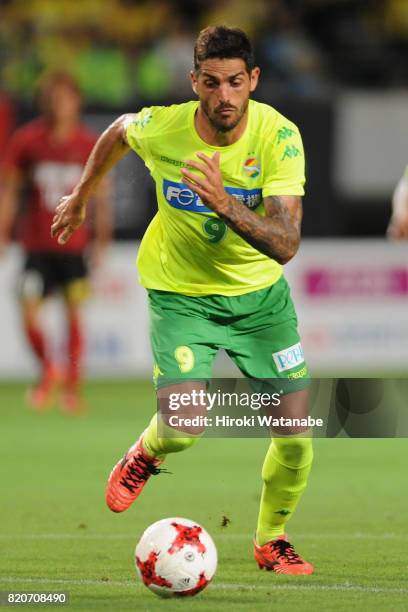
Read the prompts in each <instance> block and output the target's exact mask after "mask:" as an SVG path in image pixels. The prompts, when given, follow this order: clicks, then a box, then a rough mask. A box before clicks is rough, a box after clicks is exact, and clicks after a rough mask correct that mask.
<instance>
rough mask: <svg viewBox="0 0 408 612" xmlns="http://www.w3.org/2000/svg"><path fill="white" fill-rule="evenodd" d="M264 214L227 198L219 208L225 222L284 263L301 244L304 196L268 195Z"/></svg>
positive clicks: (270, 255) (253, 244) (232, 198)
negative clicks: (226, 201)
mask: <svg viewBox="0 0 408 612" xmlns="http://www.w3.org/2000/svg"><path fill="white" fill-rule="evenodd" d="M264 206H265V213H266V215H265V217H261V216H260V215H258V214H256V213H255V212H253V211H252V210H250V209H249V208H247V207H246V206H245V204H242V202H237V200H236V199H235V198H234V197H233V196H229V197H228V204H227V206H225V207H222V208H221V209H220V210H219V211H217V213H218V215H219V216H220V217H221V218H222V219H224V221H225V222H226V224H227V225H228V226H229V227H231V228H232V229H233V230H234V231H235V232H236V233H237V234H239V235H240V236H241V237H242V238H244V239H245V240H246V241H247V242H248V243H249V244H251V245H252V246H253V247H255V248H256V249H258V251H260V252H261V253H264V254H265V255H268V257H271V258H272V259H275V260H276V261H277V262H279V263H280V264H285V263H287V262H288V261H290V260H291V259H292V257H294V255H295V254H296V252H297V250H298V248H299V244H300V226H301V220H302V199H301V198H300V197H299V196H269V197H267V198H265V199H264Z"/></svg>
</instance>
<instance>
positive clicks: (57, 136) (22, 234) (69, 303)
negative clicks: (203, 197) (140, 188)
mask: <svg viewBox="0 0 408 612" xmlns="http://www.w3.org/2000/svg"><path fill="white" fill-rule="evenodd" d="M39 93H40V105H41V110H42V116H41V117H38V118H36V119H34V120H33V121H30V122H29V123H27V124H25V125H24V126H22V127H21V128H19V129H18V130H17V131H16V132H15V134H14V136H13V137H12V139H11V141H10V143H9V146H8V149H7V151H6V154H5V156H4V160H3V164H2V173H1V177H2V183H3V188H2V190H1V192H0V193H1V198H0V252H4V251H5V248H6V246H7V244H8V242H9V240H10V237H11V235H12V228H13V225H14V221H15V220H16V218H18V223H17V239H18V241H19V242H20V243H21V245H22V247H23V250H24V253H25V262H24V269H23V274H22V277H21V282H20V283H19V289H20V291H19V297H20V300H21V307H22V316H23V324H24V330H25V334H26V337H27V340H28V343H29V345H30V347H31V349H32V351H33V353H34V354H35V356H36V357H37V359H38V362H39V364H40V367H41V372H40V378H39V381H38V384H37V385H35V386H34V387H33V388H32V389H30V391H29V394H28V399H29V402H30V404H31V405H32V407H34V408H36V409H43V408H47V407H48V406H50V405H51V404H52V403H53V401H54V398H55V392H56V391H57V389H58V387H59V385H60V384H62V389H63V393H62V406H63V407H64V409H66V410H67V411H68V412H77V411H80V410H81V408H82V407H83V404H82V401H81V396H80V382H81V361H82V353H83V336H82V330H81V316H80V310H81V304H82V302H83V301H84V299H85V298H86V297H87V294H88V292H89V287H88V281H87V276H88V271H87V264H86V260H85V253H86V251H87V249H88V247H89V245H90V240H91V234H90V228H89V226H87V225H84V226H82V227H81V229H80V231H78V232H77V233H76V235H75V237H74V239H73V240H72V241H71V242H70V243H69V244H67V245H65V246H64V247H63V248H61V246H58V245H56V244H55V241H53V240H52V239H51V238H50V235H49V231H48V226H49V224H50V223H51V220H52V217H53V215H54V214H55V213H54V210H55V207H56V206H57V204H58V202H59V200H60V199H61V197H63V196H64V195H66V194H68V193H70V192H71V190H72V187H73V186H74V185H75V184H76V183H77V181H78V179H79V177H80V176H81V173H82V170H83V166H84V164H85V162H86V160H87V158H88V156H89V153H90V152H91V149H92V147H93V145H94V144H95V141H96V136H95V135H94V134H93V133H92V132H91V131H90V130H89V129H88V128H87V127H86V126H85V125H83V124H82V123H81V122H80V107H81V95H80V91H79V88H78V85H77V83H76V82H75V80H74V79H73V78H72V77H71V76H70V75H68V74H66V73H63V72H58V73H53V74H49V75H48V76H45V77H44V79H43V80H42V81H41V84H40V91H39ZM21 194H22V195H23V207H22V213H21V215H20V214H18V208H19V200H20V196H21ZM95 199H97V200H98V205H97V206H96V207H95V218H94V240H93V244H92V250H91V253H92V258H91V260H92V261H96V260H97V259H98V258H99V255H100V254H101V252H102V251H103V249H104V248H105V246H106V244H107V242H108V240H109V238H110V235H111V225H112V223H111V206H110V185H109V182H108V181H105V182H104V183H103V185H101V187H100V188H99V189H98V191H97V193H96V194H95ZM54 290H58V291H59V292H60V293H61V295H62V297H63V302H64V307H65V313H66V320H67V327H68V334H67V360H66V364H64V367H63V369H62V368H61V364H56V363H54V361H53V359H52V357H51V356H50V353H49V349H48V346H47V341H46V337H45V333H44V330H43V329H42V327H41V324H40V319H39V316H40V310H41V306H42V304H43V301H44V299H45V298H47V297H48V296H49V295H50V294H51V293H52V292H54Z"/></svg>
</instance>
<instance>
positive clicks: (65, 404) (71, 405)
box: [61, 389, 86, 416]
mask: <svg viewBox="0 0 408 612" xmlns="http://www.w3.org/2000/svg"><path fill="white" fill-rule="evenodd" d="M61 408H62V410H63V412H65V414H69V415H71V416H78V415H80V414H84V413H85V412H86V403H85V401H84V399H83V397H82V396H81V394H80V392H79V391H78V390H75V391H74V390H68V389H67V390H65V391H64V392H63V394H62V396H61Z"/></svg>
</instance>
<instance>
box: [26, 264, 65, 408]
mask: <svg viewBox="0 0 408 612" xmlns="http://www.w3.org/2000/svg"><path fill="white" fill-rule="evenodd" d="M49 272H50V271H49V262H48V259H47V256H46V255H43V254H37V253H31V254H28V255H27V257H26V260H25V264H24V269H23V273H22V277H21V282H20V287H19V300H20V305H21V313H22V320H23V329H24V332H25V336H26V339H27V342H28V344H29V346H30V348H31V350H32V352H33V354H34V356H35V357H36V359H37V361H38V364H39V367H40V376H39V381H38V383H37V384H36V385H35V386H34V387H33V388H31V389H30V390H29V391H28V394H27V399H28V401H29V403H30V405H31V406H33V407H34V408H36V409H39V410H41V409H45V408H48V407H49V406H51V405H52V403H53V400H54V392H55V390H56V386H57V385H58V382H59V372H58V368H57V367H56V366H55V364H53V363H52V360H51V358H50V355H49V349H48V344H47V339H46V335H45V332H44V329H43V327H42V325H41V320H40V313H41V307H42V304H43V302H44V299H45V298H46V296H47V294H48V292H49V290H50V289H51V284H50V280H51V279H50V273H49Z"/></svg>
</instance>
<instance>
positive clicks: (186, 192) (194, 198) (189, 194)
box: [163, 179, 262, 213]
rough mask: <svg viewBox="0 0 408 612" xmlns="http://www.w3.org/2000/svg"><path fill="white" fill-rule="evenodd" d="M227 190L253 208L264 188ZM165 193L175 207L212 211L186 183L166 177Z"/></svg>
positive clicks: (260, 200) (258, 202) (259, 201)
mask: <svg viewBox="0 0 408 612" xmlns="http://www.w3.org/2000/svg"><path fill="white" fill-rule="evenodd" d="M225 191H226V192H227V193H229V194H230V195H232V196H233V197H234V198H236V199H237V200H239V201H240V202H242V203H243V204H245V206H247V207H248V208H251V209H254V208H256V207H257V206H259V204H260V203H261V202H262V189H240V188H239V187H225ZM163 195H164V197H165V198H166V201H167V202H168V203H169V204H170V206H173V208H178V209H180V210H189V211H190V212H198V213H201V212H203V213H205V212H212V211H211V209H210V208H207V206H205V204H203V202H202V201H201V200H200V198H199V197H198V195H197V194H196V193H194V191H191V189H189V188H188V187H186V185H184V183H176V182H174V181H168V180H167V179H164V180H163Z"/></svg>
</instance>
